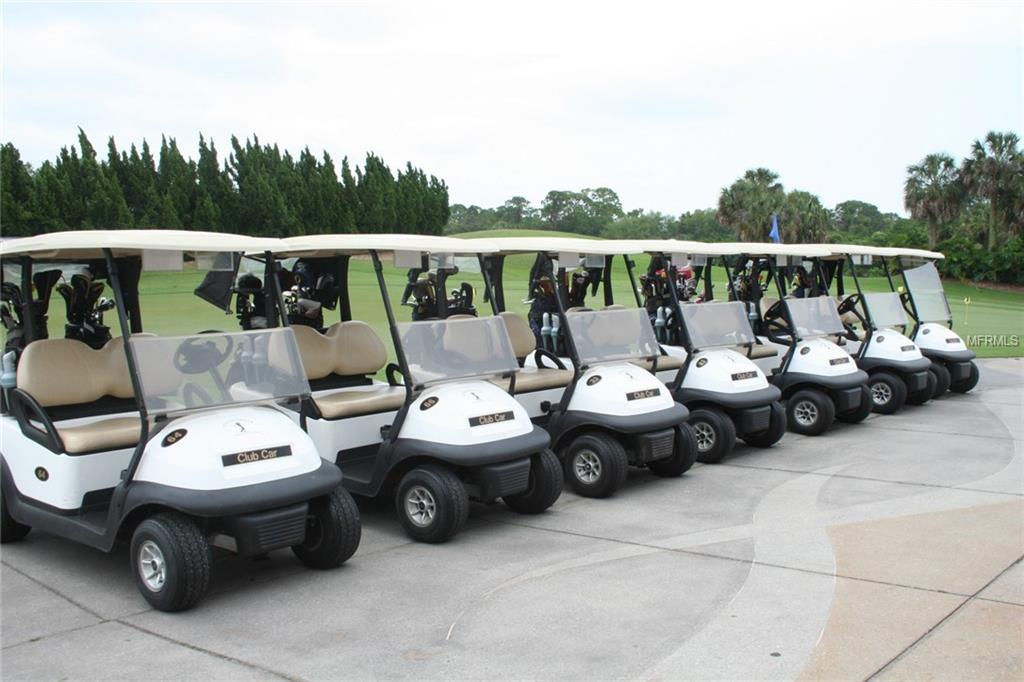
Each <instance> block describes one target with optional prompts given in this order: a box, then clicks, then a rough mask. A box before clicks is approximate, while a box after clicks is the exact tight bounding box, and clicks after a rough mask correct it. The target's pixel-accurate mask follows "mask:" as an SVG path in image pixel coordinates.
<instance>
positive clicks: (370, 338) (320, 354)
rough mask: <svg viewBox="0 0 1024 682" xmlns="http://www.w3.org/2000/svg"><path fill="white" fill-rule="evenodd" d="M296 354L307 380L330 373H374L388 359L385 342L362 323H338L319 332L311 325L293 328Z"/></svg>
mask: <svg viewBox="0 0 1024 682" xmlns="http://www.w3.org/2000/svg"><path fill="white" fill-rule="evenodd" d="M292 331H293V332H294V333H295V340H296V341H297V342H298V344H299V355H301V356H302V365H303V367H304V368H305V369H306V377H307V378H309V379H311V380H312V379H322V378H323V377H325V376H327V375H329V374H339V375H341V376H353V375H366V374H375V373H376V372H377V371H378V370H380V369H381V368H382V367H383V366H384V365H385V364H387V361H388V352H387V349H386V348H385V347H384V343H383V342H382V341H381V340H380V338H379V337H378V336H377V334H376V332H374V331H373V328H372V327H370V325H368V324H366V323H365V322H359V321H356V320H352V321H349V322H339V323H336V324H333V325H331V326H330V328H328V330H327V333H326V334H321V333H320V332H318V331H317V330H315V329H313V328H312V327H305V326H302V325H295V326H294V327H292Z"/></svg>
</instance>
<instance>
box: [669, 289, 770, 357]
mask: <svg viewBox="0 0 1024 682" xmlns="http://www.w3.org/2000/svg"><path fill="white" fill-rule="evenodd" d="M679 308H680V310H682V313H683V323H684V324H685V325H686V331H687V333H688V334H689V335H690V342H691V343H692V344H693V347H694V348H698V349H702V348H711V347H713V346H738V345H741V344H746V343H753V342H754V332H753V330H752V329H751V328H750V320H749V319H747V309H746V306H744V304H743V303H741V302H740V301H730V302H728V303H726V302H716V303H681V304H679Z"/></svg>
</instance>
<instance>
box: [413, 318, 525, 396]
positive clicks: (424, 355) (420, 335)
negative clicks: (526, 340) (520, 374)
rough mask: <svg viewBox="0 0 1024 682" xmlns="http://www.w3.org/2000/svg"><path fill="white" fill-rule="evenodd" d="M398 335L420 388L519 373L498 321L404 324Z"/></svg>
mask: <svg viewBox="0 0 1024 682" xmlns="http://www.w3.org/2000/svg"><path fill="white" fill-rule="evenodd" d="M398 333H399V336H400V338H401V341H402V350H403V351H404V352H405V359H406V361H407V362H408V364H409V373H410V374H411V375H412V376H411V377H409V378H410V380H411V381H412V383H413V384H414V385H417V386H422V385H425V384H428V383H432V382H438V381H450V380H452V379H465V378H468V377H482V376H492V375H495V374H510V373H512V372H516V371H518V370H519V363H518V362H516V356H515V354H514V353H513V351H512V342H511V341H509V338H508V332H507V331H506V329H505V323H504V322H503V321H502V320H501V319H500V318H497V317H471V318H465V319H461V318H460V319H448V320H425V321H422V322H400V323H399V324H398Z"/></svg>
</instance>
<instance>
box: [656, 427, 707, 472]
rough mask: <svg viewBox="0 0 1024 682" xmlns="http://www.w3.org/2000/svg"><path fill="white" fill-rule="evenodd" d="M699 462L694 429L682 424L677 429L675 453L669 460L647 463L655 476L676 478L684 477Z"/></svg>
mask: <svg viewBox="0 0 1024 682" xmlns="http://www.w3.org/2000/svg"><path fill="white" fill-rule="evenodd" d="M696 461H697V438H696V436H694V435H693V427H691V426H690V425H689V424H680V425H679V426H678V427H676V442H675V451H674V452H673V453H672V456H671V457H669V458H667V459H656V460H654V461H653V462H648V463H647V468H648V469H650V470H651V473H652V474H654V475H655V476H661V477H662V478H675V477H676V476H682V475H683V474H685V473H686V472H687V471H689V470H690V467H692V466H693V463H694V462H696Z"/></svg>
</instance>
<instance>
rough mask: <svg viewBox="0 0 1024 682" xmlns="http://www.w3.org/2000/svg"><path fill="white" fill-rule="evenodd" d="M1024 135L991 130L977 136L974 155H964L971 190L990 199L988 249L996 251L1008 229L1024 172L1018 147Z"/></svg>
mask: <svg viewBox="0 0 1024 682" xmlns="http://www.w3.org/2000/svg"><path fill="white" fill-rule="evenodd" d="M1019 141H1020V138H1019V137H1017V135H1016V134H1014V133H997V132H995V131H991V132H989V134H988V135H986V136H985V141H984V142H982V141H981V140H975V141H974V144H973V145H971V155H970V156H969V157H967V158H966V159H964V163H963V167H962V168H961V176H962V177H963V179H964V184H965V185H966V187H967V190H968V191H969V192H971V193H972V194H974V195H976V196H979V197H983V198H985V199H987V200H988V203H989V210H990V211H991V212H992V224H991V225H990V226H989V231H988V250H989V251H994V250H995V248H996V241H997V237H998V234H999V231H1000V228H1004V229H1008V228H1009V227H1010V223H1011V222H1016V221H1015V220H1011V216H1012V215H1013V213H1012V212H1013V211H1014V208H1013V202H1014V200H1015V196H1014V195H1015V191H1014V190H1015V189H1016V187H1015V185H1016V184H1018V183H1019V182H1020V174H1021V173H1022V172H1024V154H1022V153H1021V152H1020V150H1018V149H1017V143H1018V142H1019Z"/></svg>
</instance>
